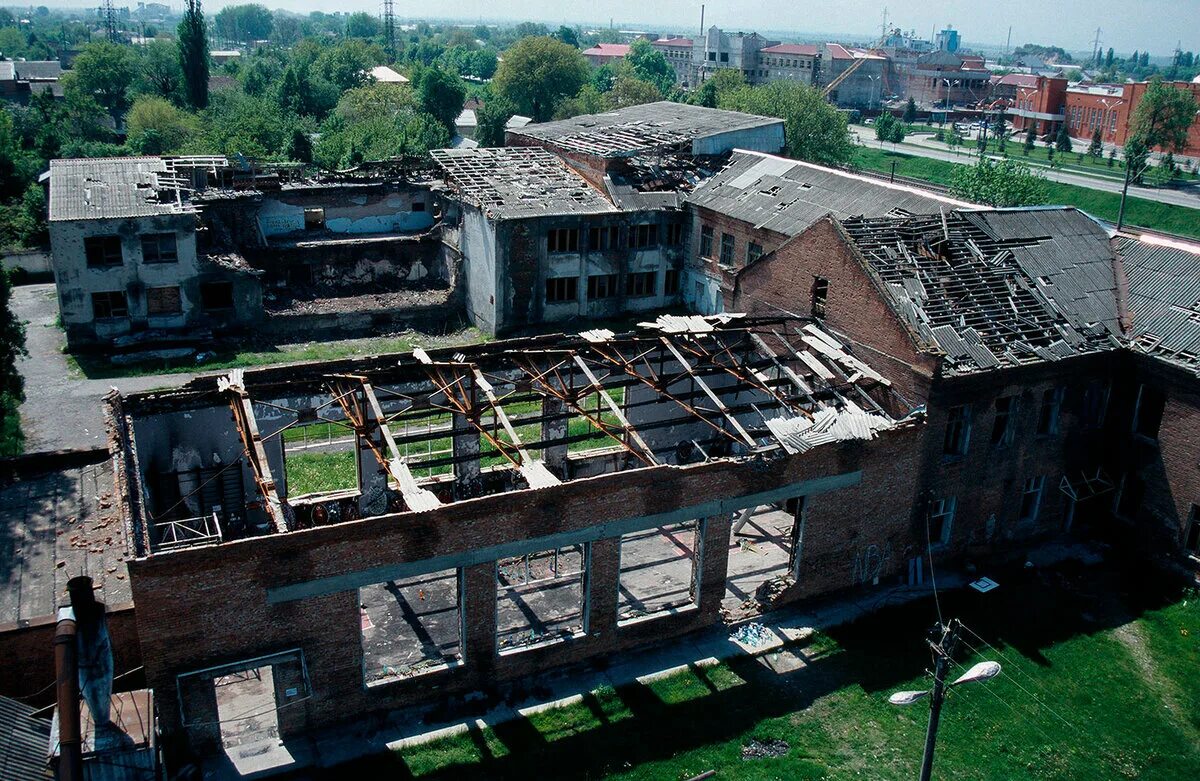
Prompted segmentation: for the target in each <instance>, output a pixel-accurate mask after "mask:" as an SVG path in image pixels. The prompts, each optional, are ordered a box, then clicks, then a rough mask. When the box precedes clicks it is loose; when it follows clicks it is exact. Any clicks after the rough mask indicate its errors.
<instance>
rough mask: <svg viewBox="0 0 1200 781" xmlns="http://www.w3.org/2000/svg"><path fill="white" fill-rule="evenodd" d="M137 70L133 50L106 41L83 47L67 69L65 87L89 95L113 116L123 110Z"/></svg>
mask: <svg viewBox="0 0 1200 781" xmlns="http://www.w3.org/2000/svg"><path fill="white" fill-rule="evenodd" d="M136 74H137V63H136V62H135V61H134V54H133V50H132V49H131V48H129V47H128V46H118V45H117V44H115V43H109V42H108V41H97V42H96V43H89V44H88V45H87V46H84V47H83V51H81V52H80V53H79V56H78V57H76V58H75V63H74V66H73V67H72V68H71V70H70V76H69V78H68V77H66V76H64V79H66V80H67V87H66V88H67V89H72V88H74V89H76V90H78V91H79V92H80V93H81V94H84V95H90V96H92V97H94V98H95V99H96V101H97V102H99V104H100V105H101V106H104V108H106V109H108V112H109V113H110V114H111V115H112V116H113V119H116V118H117V117H119V116H120V115H121V114H123V113H125V108H126V106H127V105H128V92H129V88H130V86H132V85H133V79H134V76H135V75H136Z"/></svg>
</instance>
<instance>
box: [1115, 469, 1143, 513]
mask: <svg viewBox="0 0 1200 781" xmlns="http://www.w3.org/2000/svg"><path fill="white" fill-rule="evenodd" d="M1145 495H1146V485H1145V483H1143V482H1142V478H1141V477H1139V476H1138V475H1137V474H1136V473H1134V472H1126V473H1125V474H1124V475H1122V476H1121V485H1120V487H1119V488H1118V489H1117V496H1116V500H1115V502H1114V505H1113V507H1114V512H1115V513H1116V515H1117V517H1118V518H1123V519H1124V520H1126V521H1135V520H1137V517H1138V510H1139V509H1140V508H1141V506H1142V499H1144V498H1145Z"/></svg>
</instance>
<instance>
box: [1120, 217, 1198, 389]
mask: <svg viewBox="0 0 1200 781" xmlns="http://www.w3.org/2000/svg"><path fill="white" fill-rule="evenodd" d="M1115 241H1116V244H1117V250H1118V252H1120V254H1121V258H1122V260H1123V263H1124V267H1125V276H1126V279H1127V280H1128V284H1129V313H1130V316H1131V318H1132V320H1133V327H1132V331H1131V333H1130V338H1131V340H1132V342H1131V345H1130V346H1131V348H1132V349H1134V350H1137V351H1140V352H1144V353H1147V354H1149V355H1153V356H1156V357H1158V358H1163V359H1165V360H1169V361H1171V362H1173V363H1177V364H1180V365H1182V366H1184V367H1186V368H1188V369H1189V370H1191V371H1192V372H1196V373H1200V246H1197V245H1195V244H1185V243H1183V242H1174V241H1154V240H1148V239H1147V238H1145V237H1143V238H1141V239H1135V238H1129V237H1124V236H1122V237H1118V238H1117V239H1116V240H1115Z"/></svg>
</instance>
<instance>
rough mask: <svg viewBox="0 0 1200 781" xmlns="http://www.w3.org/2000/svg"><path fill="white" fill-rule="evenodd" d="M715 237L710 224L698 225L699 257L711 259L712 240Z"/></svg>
mask: <svg viewBox="0 0 1200 781" xmlns="http://www.w3.org/2000/svg"><path fill="white" fill-rule="evenodd" d="M715 238H716V236H715V234H714V233H713V228H712V226H711V225H701V226H700V257H702V258H708V259H709V260H713V246H714V244H713V241H714V239H715Z"/></svg>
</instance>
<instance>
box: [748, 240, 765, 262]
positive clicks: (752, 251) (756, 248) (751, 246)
mask: <svg viewBox="0 0 1200 781" xmlns="http://www.w3.org/2000/svg"><path fill="white" fill-rule="evenodd" d="M762 254H763V248H762V245H761V244H759V243H758V242H757V241H751V242H748V243H747V244H746V265H747V266H749V265H750V264H751V263H754V262H756V261H757V260H758V259H759V258H761V257H762Z"/></svg>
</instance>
